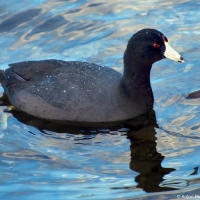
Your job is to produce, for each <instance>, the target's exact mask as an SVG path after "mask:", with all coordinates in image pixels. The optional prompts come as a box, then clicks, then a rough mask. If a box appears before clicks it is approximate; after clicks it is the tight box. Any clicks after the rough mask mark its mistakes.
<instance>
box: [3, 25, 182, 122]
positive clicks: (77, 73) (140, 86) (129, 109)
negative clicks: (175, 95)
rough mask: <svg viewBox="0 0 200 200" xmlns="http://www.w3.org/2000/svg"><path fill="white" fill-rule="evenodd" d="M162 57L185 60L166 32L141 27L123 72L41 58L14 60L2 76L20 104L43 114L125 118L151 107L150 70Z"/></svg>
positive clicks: (74, 118)
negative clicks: (175, 48)
mask: <svg viewBox="0 0 200 200" xmlns="http://www.w3.org/2000/svg"><path fill="white" fill-rule="evenodd" d="M163 58H169V59H172V60H175V61H178V62H184V60H183V58H182V57H181V55H180V54H179V53H178V52H176V51H175V50H174V49H172V47H171V46H170V45H169V43H168V40H167V37H166V36H165V35H164V34H163V33H161V32H159V31H157V30H154V29H143V30H140V31H138V32H137V33H136V34H134V35H133V36H132V37H131V38H130V40H129V42H128V45H127V48H126V50H125V53H124V72H123V74H121V73H119V72H117V71H115V70H113V69H111V68H107V67H102V66H99V65H96V64H93V63H88V62H80V61H61V60H41V61H26V62H20V63H14V64H10V65H9V66H10V68H8V69H6V70H5V71H3V70H1V71H0V82H1V84H2V86H3V88H4V91H5V93H6V95H7V97H8V99H9V101H10V103H11V104H12V105H13V106H14V107H15V108H16V109H18V110H21V111H23V112H25V113H28V114H30V115H33V116H36V117H39V118H42V119H48V120H61V121H69V122H75V123H78V122H82V123H84V122H87V123H88V122H89V123H92V122H95V123H99V122H117V121H126V120H128V119H132V118H134V117H136V116H139V115H142V114H145V113H148V112H149V111H151V110H152V108H153V103H154V98H153V93H152V89H151V83H150V70H151V67H152V64H153V63H154V62H156V61H159V60H161V59H163Z"/></svg>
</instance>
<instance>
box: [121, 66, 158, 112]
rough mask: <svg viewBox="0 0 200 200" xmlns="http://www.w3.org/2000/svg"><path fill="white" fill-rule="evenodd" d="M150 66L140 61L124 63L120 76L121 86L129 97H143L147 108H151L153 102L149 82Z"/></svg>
mask: <svg viewBox="0 0 200 200" xmlns="http://www.w3.org/2000/svg"><path fill="white" fill-rule="evenodd" d="M136 64H137V65H136ZM151 66H152V65H145V64H141V63H134V64H133V63H129V64H127V63H124V73H123V78H122V86H123V88H124V90H125V92H126V93H127V95H128V96H129V97H131V98H137V96H138V97H140V98H142V99H144V101H145V102H146V104H147V107H148V110H149V109H152V108H153V103H154V98H153V92H152V88H151V82H150V71H151Z"/></svg>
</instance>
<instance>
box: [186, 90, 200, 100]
mask: <svg viewBox="0 0 200 200" xmlns="http://www.w3.org/2000/svg"><path fill="white" fill-rule="evenodd" d="M187 97H188V98H189V99H197V98H200V90H197V91H195V92H192V93H190V94H188V96H187Z"/></svg>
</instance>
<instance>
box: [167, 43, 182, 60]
mask: <svg viewBox="0 0 200 200" xmlns="http://www.w3.org/2000/svg"><path fill="white" fill-rule="evenodd" d="M164 56H165V57H166V58H168V59H171V60H174V61H177V62H180V63H183V62H184V59H183V57H182V56H181V55H180V54H179V53H178V52H177V51H176V50H174V49H173V48H172V47H171V46H170V45H169V43H168V42H165V52H164Z"/></svg>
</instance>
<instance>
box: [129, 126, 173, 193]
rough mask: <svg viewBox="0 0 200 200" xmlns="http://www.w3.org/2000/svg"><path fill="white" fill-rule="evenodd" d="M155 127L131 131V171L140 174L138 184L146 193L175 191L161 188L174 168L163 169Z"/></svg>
mask: <svg viewBox="0 0 200 200" xmlns="http://www.w3.org/2000/svg"><path fill="white" fill-rule="evenodd" d="M155 134H156V132H155V125H149V126H147V127H144V128H142V129H140V130H137V131H130V132H129V133H128V138H129V139H130V141H131V161H130V169H132V170H134V171H136V172H139V175H138V176H137V177H136V179H135V180H136V182H137V183H138V186H137V187H139V188H142V189H144V190H145V191H146V192H159V191H168V190H174V189H175V188H172V187H161V186H160V184H161V183H162V181H163V180H164V179H163V177H164V175H166V174H168V173H170V172H172V171H174V170H175V169H173V168H163V167H162V166H161V162H162V161H163V159H164V156H162V155H161V154H160V153H158V152H157V150H156V136H155Z"/></svg>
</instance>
